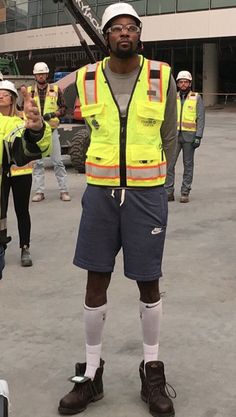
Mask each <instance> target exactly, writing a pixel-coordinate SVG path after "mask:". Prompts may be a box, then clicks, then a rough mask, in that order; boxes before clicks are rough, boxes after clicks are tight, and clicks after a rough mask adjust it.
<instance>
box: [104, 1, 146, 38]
mask: <svg viewBox="0 0 236 417" xmlns="http://www.w3.org/2000/svg"><path fill="white" fill-rule="evenodd" d="M119 16H131V17H134V19H135V20H136V22H137V24H138V26H139V27H140V28H141V27H142V22H141V20H140V17H139V15H138V14H137V12H136V11H135V9H134V8H133V7H132V6H131V5H130V4H128V3H115V4H111V5H110V6H108V7H107V8H106V9H105V11H104V13H103V16H102V30H103V33H105V32H106V29H107V28H108V27H109V23H111V21H112V20H113V19H115V18H116V17H119Z"/></svg>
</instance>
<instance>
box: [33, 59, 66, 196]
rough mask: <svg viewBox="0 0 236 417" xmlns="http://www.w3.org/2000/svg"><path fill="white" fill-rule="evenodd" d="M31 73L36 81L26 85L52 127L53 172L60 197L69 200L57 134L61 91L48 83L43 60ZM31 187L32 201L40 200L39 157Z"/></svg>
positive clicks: (42, 176)
mask: <svg viewBox="0 0 236 417" xmlns="http://www.w3.org/2000/svg"><path fill="white" fill-rule="evenodd" d="M33 74H34V76H35V80H36V83H35V84H34V85H33V86H30V87H28V91H29V92H30V93H31V96H32V97H33V98H34V99H35V101H36V103H37V105H38V108H39V110H40V113H41V114H42V116H43V118H44V120H46V121H47V122H48V123H49V124H50V126H51V128H52V132H53V133H52V153H51V155H50V157H51V161H52V164H53V168H54V173H55V176H56V179H57V182H58V186H59V190H60V199H61V200H62V201H70V195H69V192H68V184H67V175H66V169H65V166H64V164H63V161H62V157H61V146H60V141H59V135H58V129H57V127H58V125H59V123H60V117H62V116H64V114H65V111H66V106H65V103H64V100H63V96H62V92H61V91H60V89H59V88H58V86H57V85H54V84H48V82H47V79H48V75H49V68H48V66H47V64H46V63H45V62H37V63H36V64H35V65H34V69H33ZM33 188H34V189H35V191H36V193H35V195H34V196H33V198H32V201H33V202H40V201H42V200H44V198H45V194H44V191H45V171H44V161H43V159H40V160H39V161H37V162H36V163H35V164H34V170H33Z"/></svg>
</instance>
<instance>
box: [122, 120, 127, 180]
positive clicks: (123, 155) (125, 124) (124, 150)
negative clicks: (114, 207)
mask: <svg viewBox="0 0 236 417" xmlns="http://www.w3.org/2000/svg"><path fill="white" fill-rule="evenodd" d="M126 127H127V117H121V115H120V186H121V187H126V186H127V181H126Z"/></svg>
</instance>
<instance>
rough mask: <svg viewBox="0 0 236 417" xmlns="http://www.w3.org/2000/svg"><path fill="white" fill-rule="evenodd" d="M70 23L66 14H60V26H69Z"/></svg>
mask: <svg viewBox="0 0 236 417" xmlns="http://www.w3.org/2000/svg"><path fill="white" fill-rule="evenodd" d="M70 23H71V21H70V18H69V16H67V14H66V13H65V12H59V13H58V25H69V24H70Z"/></svg>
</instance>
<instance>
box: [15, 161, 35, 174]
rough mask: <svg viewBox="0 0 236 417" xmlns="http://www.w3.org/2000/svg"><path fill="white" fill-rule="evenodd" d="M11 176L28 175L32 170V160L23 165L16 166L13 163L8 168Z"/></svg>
mask: <svg viewBox="0 0 236 417" xmlns="http://www.w3.org/2000/svg"><path fill="white" fill-rule="evenodd" d="M10 172H11V176H12V177H16V176H18V175H29V174H32V172H33V162H29V163H28V164H26V165H24V166H23V167H18V166H17V165H15V164H13V165H11V168H10Z"/></svg>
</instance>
